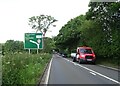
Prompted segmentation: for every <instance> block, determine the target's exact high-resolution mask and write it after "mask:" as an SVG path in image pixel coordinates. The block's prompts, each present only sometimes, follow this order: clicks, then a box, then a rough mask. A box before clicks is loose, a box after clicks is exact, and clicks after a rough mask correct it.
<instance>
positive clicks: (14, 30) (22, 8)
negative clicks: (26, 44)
mask: <svg viewBox="0 0 120 86" xmlns="http://www.w3.org/2000/svg"><path fill="white" fill-rule="evenodd" d="M89 1H90V0H85V1H82V2H81V0H1V1H0V24H1V25H0V42H5V41H6V40H9V39H14V40H22V41H23V40H24V33H26V32H34V31H33V30H31V27H29V26H28V18H30V17H32V16H37V15H40V14H45V15H51V16H53V17H55V18H56V19H57V20H58V22H56V25H57V26H56V27H51V28H50V30H52V32H48V33H47V36H52V35H57V34H58V32H59V29H61V27H62V26H63V25H64V24H66V23H67V21H69V20H70V19H71V18H74V17H76V16H78V15H80V14H85V12H87V10H88V3H89Z"/></svg>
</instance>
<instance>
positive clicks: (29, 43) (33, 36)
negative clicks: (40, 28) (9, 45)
mask: <svg viewBox="0 0 120 86" xmlns="http://www.w3.org/2000/svg"><path fill="white" fill-rule="evenodd" d="M24 48H25V49H42V48H43V36H42V33H25V42H24Z"/></svg>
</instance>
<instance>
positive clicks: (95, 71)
mask: <svg viewBox="0 0 120 86" xmlns="http://www.w3.org/2000/svg"><path fill="white" fill-rule="evenodd" d="M48 84H115V85H119V84H120V82H119V78H118V71H115V70H111V69H107V68H103V67H100V66H98V65H92V64H78V63H77V62H76V63H74V62H72V60H70V59H66V58H62V57H61V56H59V55H57V54H54V55H53V60H52V63H51V69H50V75H49V80H48Z"/></svg>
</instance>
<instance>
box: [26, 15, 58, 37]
mask: <svg viewBox="0 0 120 86" xmlns="http://www.w3.org/2000/svg"><path fill="white" fill-rule="evenodd" d="M56 21H57V20H56V19H55V18H54V17H52V16H49V15H40V16H33V17H31V18H29V23H28V24H29V25H30V26H31V27H32V29H35V30H36V32H37V31H40V32H42V33H43V34H44V35H45V34H46V32H47V30H48V29H49V27H50V25H52V23H54V22H56Z"/></svg>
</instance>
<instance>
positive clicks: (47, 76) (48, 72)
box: [45, 57, 53, 84]
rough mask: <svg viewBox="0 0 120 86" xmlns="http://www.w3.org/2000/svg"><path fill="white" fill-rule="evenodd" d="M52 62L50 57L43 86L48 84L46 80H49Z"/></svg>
mask: <svg viewBox="0 0 120 86" xmlns="http://www.w3.org/2000/svg"><path fill="white" fill-rule="evenodd" d="M52 60H53V57H52V59H51V61H50V64H49V67H48V71H47V75H46V80H45V84H48V80H49V76H50V69H51V64H52Z"/></svg>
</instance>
